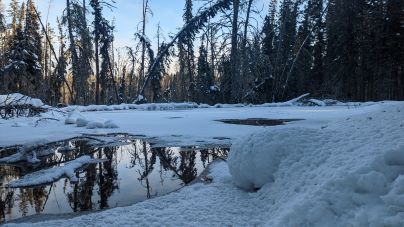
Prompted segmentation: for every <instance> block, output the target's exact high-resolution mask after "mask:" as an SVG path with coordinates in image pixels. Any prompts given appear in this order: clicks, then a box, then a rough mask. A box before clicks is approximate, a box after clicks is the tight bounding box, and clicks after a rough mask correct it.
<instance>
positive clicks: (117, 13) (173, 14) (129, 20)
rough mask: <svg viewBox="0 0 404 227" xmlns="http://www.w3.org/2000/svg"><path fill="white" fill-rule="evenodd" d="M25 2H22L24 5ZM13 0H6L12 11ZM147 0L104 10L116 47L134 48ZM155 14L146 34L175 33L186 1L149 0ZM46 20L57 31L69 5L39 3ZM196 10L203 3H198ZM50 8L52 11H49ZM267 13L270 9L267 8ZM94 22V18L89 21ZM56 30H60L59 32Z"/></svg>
mask: <svg viewBox="0 0 404 227" xmlns="http://www.w3.org/2000/svg"><path fill="white" fill-rule="evenodd" d="M21 1H22V0H20V2H21ZM9 2H10V0H3V4H4V5H5V6H6V8H8V5H9ZM142 2H143V0H116V4H115V7H116V8H115V9H113V11H111V10H109V9H104V13H105V15H106V16H107V17H108V18H110V19H114V20H115V26H116V27H115V47H125V46H134V45H135V44H134V40H133V37H134V33H135V32H136V30H137V28H138V27H139V26H140V21H141V19H142ZM149 2H150V3H149V4H150V8H151V10H152V12H153V15H149V16H148V21H147V22H148V24H147V27H146V31H147V32H146V34H147V36H148V37H149V38H150V39H152V40H153V39H154V37H155V36H156V31H157V25H158V24H159V23H160V26H161V28H162V30H163V33H164V34H165V36H166V37H168V35H167V34H172V33H175V32H176V31H178V30H179V28H180V27H181V26H182V25H183V21H182V14H183V8H184V3H185V0H149ZM256 2H257V3H258V5H263V6H264V5H265V3H266V2H269V0H256ZM35 3H36V5H37V7H38V10H39V12H40V13H41V17H42V20H43V21H45V20H46V18H48V20H49V23H50V24H51V25H52V26H54V27H55V28H56V18H57V17H60V16H61V15H62V13H63V10H64V8H65V5H66V1H65V0H35ZM194 5H195V6H194V11H196V10H197V8H198V5H200V2H199V1H198V0H195V1H194ZM48 9H49V10H48ZM264 12H266V10H265V9H264ZM89 19H91V18H89ZM55 30H56V29H55Z"/></svg>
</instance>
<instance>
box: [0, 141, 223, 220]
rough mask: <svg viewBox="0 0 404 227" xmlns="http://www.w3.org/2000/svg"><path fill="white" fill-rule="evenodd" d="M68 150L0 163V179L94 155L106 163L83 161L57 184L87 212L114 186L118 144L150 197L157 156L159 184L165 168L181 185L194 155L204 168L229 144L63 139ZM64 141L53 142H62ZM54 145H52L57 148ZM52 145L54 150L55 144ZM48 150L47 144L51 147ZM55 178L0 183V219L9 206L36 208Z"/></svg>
mask: <svg viewBox="0 0 404 227" xmlns="http://www.w3.org/2000/svg"><path fill="white" fill-rule="evenodd" d="M68 143H69V145H70V147H71V148H72V149H73V150H71V151H67V152H58V153H56V154H55V155H50V156H47V157H42V158H41V162H40V163H39V164H36V165H27V164H24V163H17V164H13V165H3V166H2V165H0V176H2V177H1V178H0V182H3V183H4V182H9V181H11V180H13V179H18V178H20V177H22V176H24V175H26V174H28V173H31V172H35V171H38V170H39V169H46V168H51V167H53V166H59V165H62V164H63V163H65V162H68V161H72V160H74V159H77V158H79V157H80V156H83V155H91V156H92V157H93V158H98V159H104V160H106V161H105V162H101V163H98V164H90V165H88V166H85V167H84V168H83V170H82V171H80V174H79V173H77V175H76V176H77V177H78V179H79V182H77V183H74V184H71V183H69V181H68V180H67V179H65V180H62V181H61V182H60V183H62V184H64V185H63V192H64V193H65V194H66V196H67V201H68V204H69V205H70V207H71V209H72V211H74V212H79V211H86V210H92V209H96V208H99V209H103V208H107V207H109V204H108V200H109V199H110V197H111V196H112V195H113V193H114V191H115V190H117V189H119V185H118V180H117V179H118V155H117V151H118V149H125V150H124V151H123V152H125V151H127V152H129V154H130V159H131V160H130V163H131V165H130V168H136V169H137V171H138V174H139V177H138V180H139V182H140V183H141V184H142V185H143V186H144V187H145V189H146V190H147V193H146V197H147V198H150V197H151V196H152V187H151V179H149V178H150V175H151V173H152V172H153V171H155V164H156V163H157V161H159V164H160V169H159V170H158V171H159V172H160V178H161V183H162V184H163V183H164V179H165V177H164V176H163V175H165V173H172V174H173V176H172V177H173V178H177V179H180V180H181V181H182V182H183V183H184V184H188V183H190V182H191V181H193V180H194V179H195V178H196V177H197V175H198V168H197V163H198V160H197V158H198V155H199V158H200V162H201V163H202V165H203V167H206V166H207V164H208V163H210V162H211V161H212V160H213V158H215V157H225V156H226V155H227V152H228V149H221V148H216V149H204V150H199V151H196V150H197V148H195V147H191V148H188V149H187V150H183V149H179V150H178V149H173V148H150V145H149V144H148V143H146V142H143V141H136V142H134V143H133V144H132V145H130V146H129V147H121V148H118V147H100V148H97V147H94V146H91V145H89V144H88V141H73V142H68ZM65 145H66V144H57V146H65ZM57 146H56V147H57ZM56 147H54V148H53V149H55V148H56ZM50 149H51V148H50ZM56 186H57V183H54V184H52V185H48V186H40V187H35V188H23V189H7V188H3V187H0V222H1V221H4V220H5V219H6V217H7V215H11V214H12V212H13V208H14V207H16V208H18V211H19V214H21V215H22V216H25V215H27V214H28V213H30V212H33V211H35V213H37V214H39V213H41V212H42V211H43V210H44V208H45V206H46V203H47V201H48V198H49V195H50V193H53V192H52V190H55V187H56Z"/></svg>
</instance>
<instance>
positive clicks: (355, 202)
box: [228, 104, 404, 226]
mask: <svg viewBox="0 0 404 227" xmlns="http://www.w3.org/2000/svg"><path fill="white" fill-rule="evenodd" d="M403 111H404V105H402V104H401V105H399V106H397V105H391V106H388V107H386V108H385V109H384V110H377V111H374V112H371V113H366V114H361V115H357V116H354V117H351V118H347V119H345V120H338V121H335V122H332V123H330V124H329V126H328V127H327V128H322V129H320V128H318V129H316V128H312V129H309V128H299V127H296V126H290V127H277V128H271V129H270V130H268V129H267V130H263V131H260V132H256V133H254V134H252V135H251V136H248V137H245V138H243V139H240V140H239V141H237V142H235V143H234V144H233V145H232V147H231V151H230V155H229V158H228V164H229V171H230V173H231V175H232V179H233V182H234V184H236V185H237V186H238V187H240V188H242V189H245V190H253V189H258V188H260V190H258V192H257V193H256V196H254V197H256V198H258V199H259V200H262V201H265V202H266V203H267V204H268V207H267V208H266V211H265V212H267V215H268V220H267V223H266V224H267V225H268V226H404V155H403V154H404V141H403V140H402V138H403V137H404V130H403V128H402V126H400V124H398V122H403V120H404V116H403V115H402V114H401V112H403ZM336 223H338V224H336Z"/></svg>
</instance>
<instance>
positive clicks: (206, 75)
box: [196, 39, 214, 103]
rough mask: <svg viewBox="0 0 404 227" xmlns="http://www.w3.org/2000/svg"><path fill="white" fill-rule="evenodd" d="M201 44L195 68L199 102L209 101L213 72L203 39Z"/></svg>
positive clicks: (212, 84)
mask: <svg viewBox="0 0 404 227" xmlns="http://www.w3.org/2000/svg"><path fill="white" fill-rule="evenodd" d="M201 43H202V45H201V46H200V47H199V57H198V68H197V86H196V93H197V101H198V102H200V103H210V102H211V96H212V95H211V90H212V89H211V88H212V87H213V86H214V83H213V80H214V78H213V74H212V72H211V68H210V65H209V61H208V52H207V50H206V48H205V46H204V40H203V39H202V42H201Z"/></svg>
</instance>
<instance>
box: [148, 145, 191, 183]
mask: <svg viewBox="0 0 404 227" xmlns="http://www.w3.org/2000/svg"><path fill="white" fill-rule="evenodd" d="M155 150H156V152H157V154H158V157H159V159H160V165H161V166H163V169H164V170H165V171H167V170H170V171H172V172H173V173H174V176H176V177H178V178H179V179H180V180H181V181H182V182H184V183H185V184H188V183H190V182H191V181H193V180H194V179H195V178H196V177H197V175H198V170H197V169H196V167H195V165H196V161H195V160H196V151H179V156H176V152H174V151H173V150H172V149H171V148H156V149H155ZM178 162H179V165H178Z"/></svg>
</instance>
